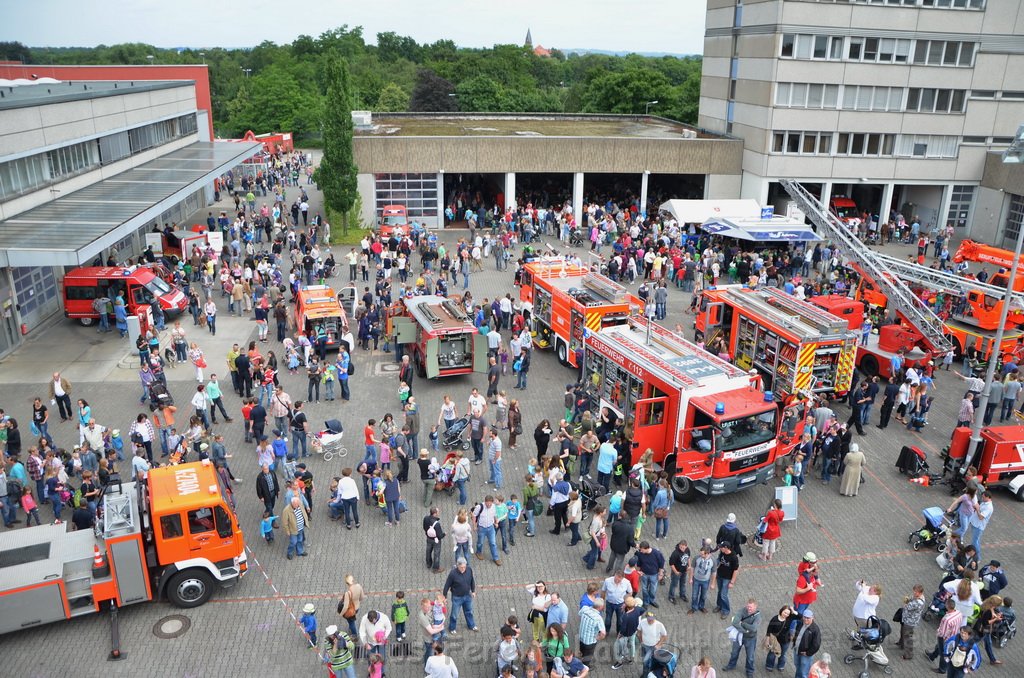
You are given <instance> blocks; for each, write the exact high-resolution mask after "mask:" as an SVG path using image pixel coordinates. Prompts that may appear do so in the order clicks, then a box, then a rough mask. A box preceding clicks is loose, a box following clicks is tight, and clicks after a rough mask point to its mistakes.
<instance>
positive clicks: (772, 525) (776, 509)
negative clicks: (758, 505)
mask: <svg viewBox="0 0 1024 678" xmlns="http://www.w3.org/2000/svg"><path fill="white" fill-rule="evenodd" d="M785 518H786V512H785V511H783V510H782V500H781V499H775V500H773V501H772V506H771V508H770V509H768V513H766V514H765V516H764V522H765V528H764V534H762V535H761V540H762V541H761V552H760V553H758V554H757V557H758V558H760V559H761V560H763V561H765V562H768V561H770V560H771V559H772V558H773V557H774V556H775V549H776V546H777V545H778V542H779V537H780V536H782V530H781V528H780V525H781V524H782V521H783V520H785Z"/></svg>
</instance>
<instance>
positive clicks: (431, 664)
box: [423, 643, 459, 678]
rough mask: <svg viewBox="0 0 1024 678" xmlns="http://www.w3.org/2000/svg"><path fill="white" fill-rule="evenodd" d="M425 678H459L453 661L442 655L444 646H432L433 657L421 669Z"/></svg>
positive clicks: (437, 644)
mask: <svg viewBox="0 0 1024 678" xmlns="http://www.w3.org/2000/svg"><path fill="white" fill-rule="evenodd" d="M423 668H424V671H425V672H426V674H427V676H426V678H459V669H458V667H456V666H455V661H454V660H453V659H452V658H451V657H449V656H448V655H446V654H445V653H444V645H442V644H441V643H435V644H434V656H433V657H431V658H430V659H428V660H427V663H426V665H425V666H424V667H423Z"/></svg>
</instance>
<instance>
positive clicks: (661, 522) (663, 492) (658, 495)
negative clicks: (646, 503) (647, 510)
mask: <svg viewBox="0 0 1024 678" xmlns="http://www.w3.org/2000/svg"><path fill="white" fill-rule="evenodd" d="M671 504H672V496H671V495H670V494H669V489H668V481H667V480H664V479H662V480H659V481H658V491H657V492H655V493H654V501H653V502H651V509H652V510H653V511H654V538H655V539H656V540H661V539H664V538H666V537H667V536H668V513H669V508H670V506H671Z"/></svg>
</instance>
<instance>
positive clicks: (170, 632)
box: [153, 614, 192, 639]
mask: <svg viewBox="0 0 1024 678" xmlns="http://www.w3.org/2000/svg"><path fill="white" fill-rule="evenodd" d="M191 627H192V620H191V619H189V618H188V617H186V616H185V615H182V614H171V615H167V616H166V617H163V618H162V619H160V620H159V621H158V622H157V623H156V624H154V625H153V635H154V636H156V637H157V638H165V639H166V638H177V637H178V636H180V635H182V634H183V633H185V632H186V631H188V630H189V628H191Z"/></svg>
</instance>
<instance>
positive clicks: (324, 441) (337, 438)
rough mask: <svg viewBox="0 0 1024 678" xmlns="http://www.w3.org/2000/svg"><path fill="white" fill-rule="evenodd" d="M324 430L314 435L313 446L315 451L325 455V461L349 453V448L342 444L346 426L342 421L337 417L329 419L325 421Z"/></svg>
mask: <svg viewBox="0 0 1024 678" xmlns="http://www.w3.org/2000/svg"><path fill="white" fill-rule="evenodd" d="M324 426H325V427H326V428H324V430H323V431H319V432H317V433H316V434H314V436H313V440H312V443H311V444H312V446H313V451H314V452H316V453H317V454H322V455H323V456H324V461H330V460H331V459H333V458H334V457H335V455H337V456H339V457H344V456H345V455H346V454H348V450H347V449H345V447H344V446H343V445H342V444H341V438H342V435H343V431H344V427H342V425H341V422H340V421H338V420H337V419H328V420H327V421H325V422H324Z"/></svg>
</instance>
